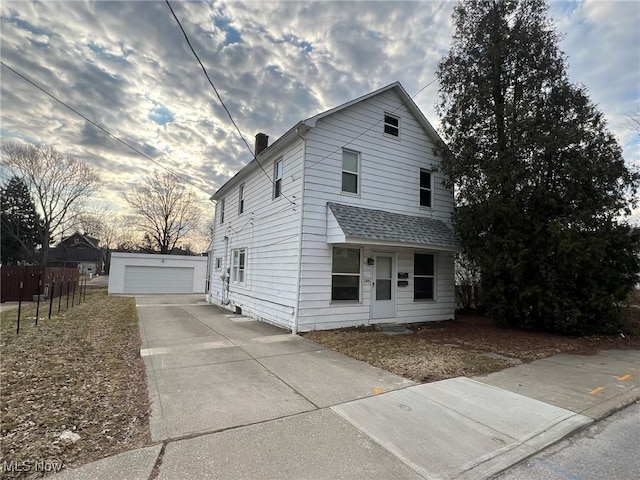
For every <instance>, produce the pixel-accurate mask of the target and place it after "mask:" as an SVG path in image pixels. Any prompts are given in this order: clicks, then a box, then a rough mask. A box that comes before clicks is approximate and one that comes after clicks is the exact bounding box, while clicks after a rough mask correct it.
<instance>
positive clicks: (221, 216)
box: [219, 198, 225, 225]
mask: <svg viewBox="0 0 640 480" xmlns="http://www.w3.org/2000/svg"><path fill="white" fill-rule="evenodd" d="M224 203H225V202H224V198H223V199H222V200H220V203H219V205H220V225H222V224H223V223H224Z"/></svg>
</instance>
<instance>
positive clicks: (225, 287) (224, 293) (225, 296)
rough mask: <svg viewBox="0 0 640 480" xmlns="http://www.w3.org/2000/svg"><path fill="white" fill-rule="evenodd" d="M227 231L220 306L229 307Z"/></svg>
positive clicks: (226, 234) (229, 273)
mask: <svg viewBox="0 0 640 480" xmlns="http://www.w3.org/2000/svg"><path fill="white" fill-rule="evenodd" d="M228 233H229V229H227V232H226V233H225V234H224V268H223V270H222V271H223V272H224V273H223V274H222V305H229V280H230V278H229V277H230V276H231V272H230V271H227V270H231V269H230V268H229V267H227V265H229V263H228V262H229V258H228V256H229V235H228Z"/></svg>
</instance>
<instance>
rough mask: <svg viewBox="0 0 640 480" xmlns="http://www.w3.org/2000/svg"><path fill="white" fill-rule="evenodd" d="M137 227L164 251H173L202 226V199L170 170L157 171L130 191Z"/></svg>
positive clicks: (129, 195)
mask: <svg viewBox="0 0 640 480" xmlns="http://www.w3.org/2000/svg"><path fill="white" fill-rule="evenodd" d="M125 199H126V200H127V202H128V203H129V206H131V208H132V209H133V210H134V211H135V212H136V214H137V222H136V224H137V226H138V227H139V228H140V230H141V231H142V232H143V233H145V234H146V235H148V236H149V238H150V239H151V240H152V241H153V243H154V244H155V245H154V246H155V247H156V248H157V250H158V251H159V252H160V253H171V251H172V250H173V249H174V248H175V247H176V245H178V242H179V241H180V240H181V239H183V238H185V237H186V236H188V235H189V234H190V233H191V232H193V231H196V230H197V228H198V227H199V225H200V208H199V206H198V199H197V197H196V195H195V194H194V193H193V192H192V191H191V190H186V189H185V188H184V186H183V185H182V184H180V183H179V181H178V179H177V178H176V177H175V176H174V175H171V174H170V173H159V172H157V171H156V172H154V174H153V175H152V176H150V177H147V178H146V179H144V181H143V182H141V184H140V185H139V186H137V187H136V188H135V189H134V190H133V191H132V192H130V193H129V194H125Z"/></svg>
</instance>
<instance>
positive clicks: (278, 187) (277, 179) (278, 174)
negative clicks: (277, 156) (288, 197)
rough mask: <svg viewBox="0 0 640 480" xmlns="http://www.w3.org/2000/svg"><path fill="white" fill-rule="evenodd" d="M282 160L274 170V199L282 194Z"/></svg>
mask: <svg viewBox="0 0 640 480" xmlns="http://www.w3.org/2000/svg"><path fill="white" fill-rule="evenodd" d="M282 174H283V165H282V160H278V161H277V162H276V164H275V165H274V168H273V198H278V197H279V196H280V194H281V193H282Z"/></svg>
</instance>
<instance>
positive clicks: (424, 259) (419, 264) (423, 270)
mask: <svg viewBox="0 0 640 480" xmlns="http://www.w3.org/2000/svg"><path fill="white" fill-rule="evenodd" d="M434 264H435V257H434V255H430V254H423V253H416V254H414V255H413V299H414V300H433V299H434V298H435V297H434V291H435V289H434V283H435V275H434V268H435V267H434Z"/></svg>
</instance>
